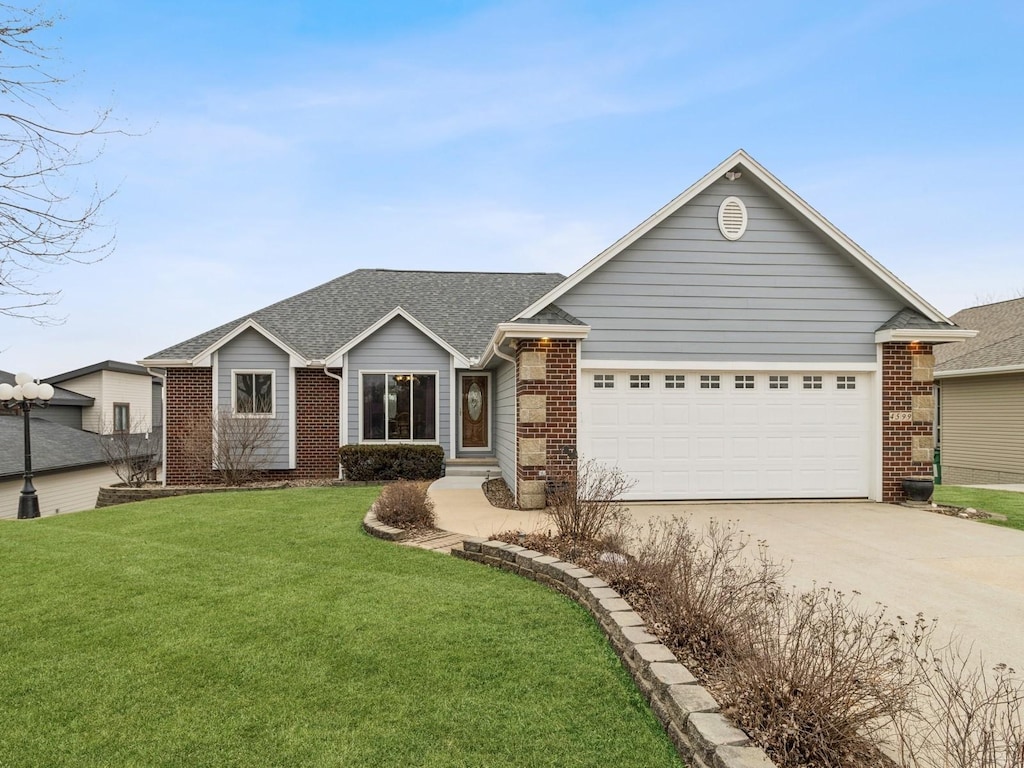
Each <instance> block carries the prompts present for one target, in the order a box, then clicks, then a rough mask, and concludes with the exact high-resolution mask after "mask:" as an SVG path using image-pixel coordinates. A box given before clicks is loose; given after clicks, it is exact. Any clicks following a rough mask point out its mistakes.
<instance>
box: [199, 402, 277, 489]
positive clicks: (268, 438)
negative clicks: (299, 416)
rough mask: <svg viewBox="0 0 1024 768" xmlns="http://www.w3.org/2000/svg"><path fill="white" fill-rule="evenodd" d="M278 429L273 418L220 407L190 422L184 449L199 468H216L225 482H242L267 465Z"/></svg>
mask: <svg viewBox="0 0 1024 768" xmlns="http://www.w3.org/2000/svg"><path fill="white" fill-rule="evenodd" d="M279 432H280V428H279V426H278V423H277V422H276V421H275V420H274V419H268V418H263V417H260V416H235V415H234V414H233V413H232V412H231V409H229V408H220V409H218V410H217V411H214V412H212V413H207V414H204V416H202V417H200V418H196V419H195V420H193V422H192V423H191V424H190V425H189V429H188V432H187V434H186V436H185V440H184V443H185V452H186V456H187V457H188V459H189V460H190V461H192V462H194V464H195V466H196V468H197V469H199V470H200V471H201V472H203V473H206V472H210V471H211V470H216V471H217V472H219V475H220V478H221V479H222V480H223V481H224V482H225V483H226V484H227V485H244V484H245V483H249V482H252V481H254V480H257V479H259V478H260V476H261V474H262V473H263V471H264V470H265V469H266V468H267V464H268V463H269V462H270V460H271V458H272V456H273V448H274V444H275V442H276V441H277V438H278V434H279Z"/></svg>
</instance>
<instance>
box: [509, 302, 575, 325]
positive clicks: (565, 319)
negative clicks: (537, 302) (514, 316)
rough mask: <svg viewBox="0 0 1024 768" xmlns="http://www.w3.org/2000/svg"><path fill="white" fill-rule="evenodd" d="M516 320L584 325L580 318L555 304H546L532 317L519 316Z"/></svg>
mask: <svg viewBox="0 0 1024 768" xmlns="http://www.w3.org/2000/svg"><path fill="white" fill-rule="evenodd" d="M516 322H517V323H536V324H538V325H540V324H548V323H550V324H551V325H586V323H584V322H583V321H582V320H580V319H579V318H576V317H573V316H572V315H570V314H569V313H568V312H566V311H565V310H564V309H562V308H561V307H560V306H558V305H557V304H548V305H547V306H546V307H544V309H542V310H541V311H540V312H538V313H537V314H535V315H534V316H533V317H521V318H519V319H518V320H516Z"/></svg>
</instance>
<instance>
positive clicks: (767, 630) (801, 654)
mask: <svg viewBox="0 0 1024 768" xmlns="http://www.w3.org/2000/svg"><path fill="white" fill-rule="evenodd" d="M855 601H856V596H854V597H848V596H846V595H844V594H843V593H842V592H839V591H837V590H835V589H833V588H832V587H817V588H815V589H811V590H808V591H803V592H786V593H775V594H774V595H772V596H771V598H770V599H766V600H764V601H762V602H761V605H760V606H759V610H757V611H752V612H751V613H750V614H749V615H748V621H746V622H745V623H744V624H743V625H742V626H741V627H740V628H739V632H738V633H737V636H736V637H735V638H734V639H735V640H736V644H735V645H734V646H732V647H730V648H729V649H728V652H727V653H726V655H725V656H724V657H723V658H722V663H721V667H720V669H719V670H718V671H717V674H718V676H719V677H720V680H721V683H722V691H723V697H724V699H725V700H726V701H727V702H728V705H729V710H730V713H731V714H732V716H733V717H734V718H735V719H736V721H737V722H738V723H739V724H740V726H741V727H743V728H744V729H746V730H747V731H748V732H749V733H750V734H751V735H752V736H753V737H754V738H755V739H757V741H758V742H759V743H760V744H762V745H763V746H764V747H765V749H766V750H767V751H768V752H769V754H771V756H772V757H773V759H774V760H775V761H776V763H778V764H779V765H781V766H803V765H814V766H822V767H823V768H845V767H846V766H861V765H874V764H877V763H878V762H880V761H881V754H882V753H881V748H882V746H883V745H884V743H885V741H886V739H887V737H888V736H889V734H890V733H891V727H890V720H889V718H890V715H891V714H892V713H893V712H907V711H908V708H909V707H911V706H912V704H913V703H914V697H913V693H914V690H915V687H916V674H915V673H916V668H915V667H916V664H915V659H916V658H917V654H918V653H919V652H920V650H921V648H923V647H924V645H925V644H926V643H927V640H928V637H929V635H930V627H929V626H927V625H925V624H924V623H923V621H922V622H921V623H920V624H919V625H918V626H917V627H916V629H917V631H916V632H914V633H905V632H901V631H899V623H898V622H897V623H895V624H894V622H893V621H891V620H890V619H889V618H888V616H887V614H886V610H885V608H884V607H883V606H875V607H874V608H871V609H862V608H859V607H858V606H857V605H856V604H855ZM750 619H752V620H750Z"/></svg>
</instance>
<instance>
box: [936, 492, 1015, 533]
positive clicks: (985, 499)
mask: <svg viewBox="0 0 1024 768" xmlns="http://www.w3.org/2000/svg"><path fill="white" fill-rule="evenodd" d="M932 501H934V502H935V503H936V504H948V505H950V506H953V507H974V509H981V510H984V511H986V512H998V513H999V514H1001V515H1006V521H1005V522H1004V521H1002V520H986V521H985V522H987V523H992V524H993V525H1005V526H1006V527H1007V528H1017V529H1019V530H1022V531H1024V493H1018V492H1016V491H993V490H990V489H988V488H966V487H964V486H959V485H936V486H935V494H934V495H933V496H932Z"/></svg>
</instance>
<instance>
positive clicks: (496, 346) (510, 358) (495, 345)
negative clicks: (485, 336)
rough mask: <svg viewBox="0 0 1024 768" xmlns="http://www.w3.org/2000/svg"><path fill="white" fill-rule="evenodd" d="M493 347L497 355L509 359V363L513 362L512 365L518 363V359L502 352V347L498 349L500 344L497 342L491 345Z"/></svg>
mask: <svg viewBox="0 0 1024 768" xmlns="http://www.w3.org/2000/svg"><path fill="white" fill-rule="evenodd" d="M491 349H493V350H494V354H495V355H496V356H497V357H500V358H501V359H502V360H505V361H507V362H509V363H512V365H515V364H516V359H515V358H514V357H509V356H508V355H506V354H505V353H504V352H502V351H501V350H500V349H498V345H497V344H492V345H491Z"/></svg>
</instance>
